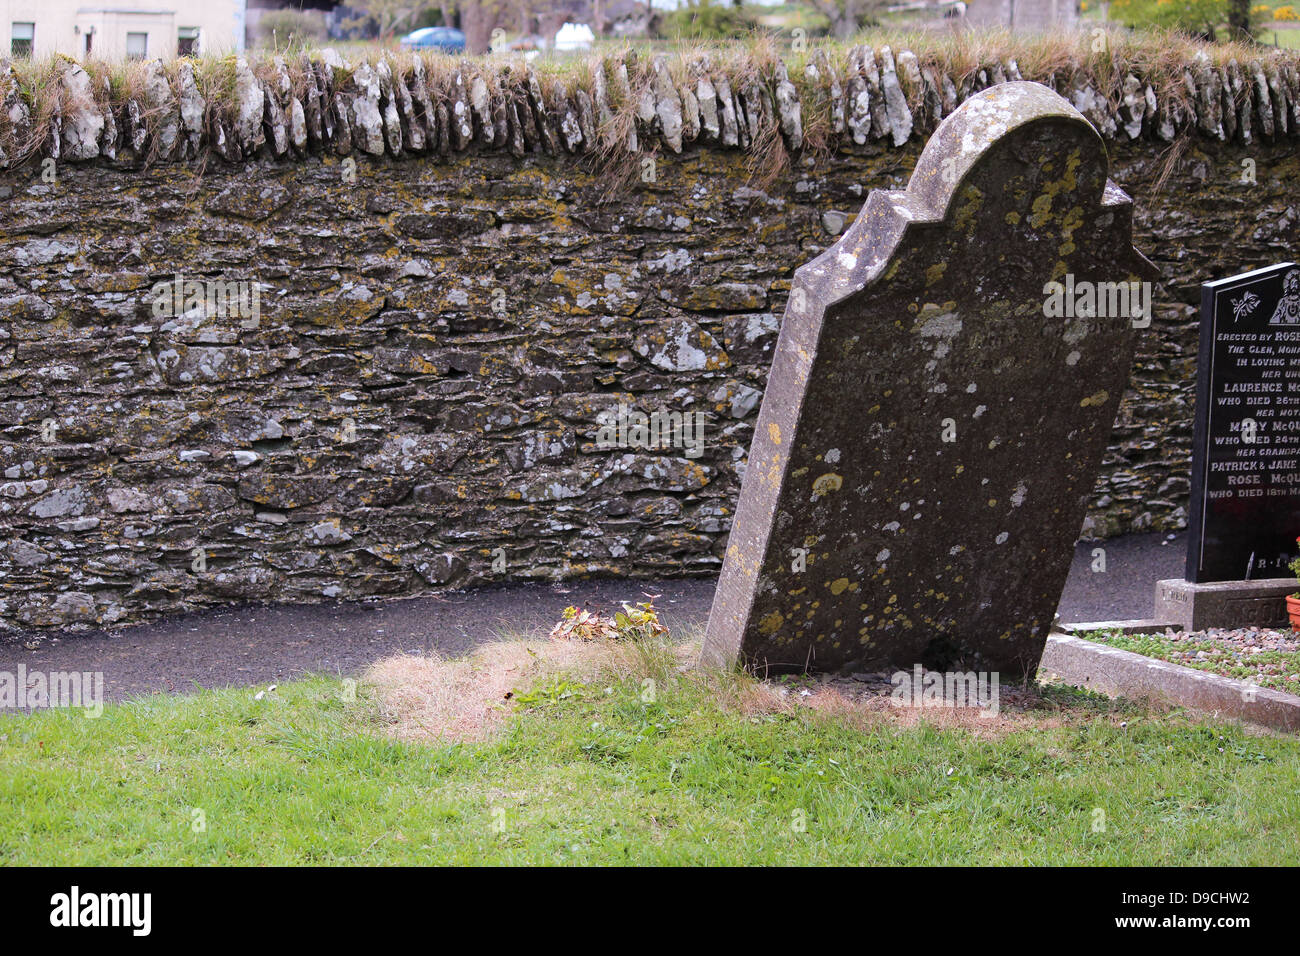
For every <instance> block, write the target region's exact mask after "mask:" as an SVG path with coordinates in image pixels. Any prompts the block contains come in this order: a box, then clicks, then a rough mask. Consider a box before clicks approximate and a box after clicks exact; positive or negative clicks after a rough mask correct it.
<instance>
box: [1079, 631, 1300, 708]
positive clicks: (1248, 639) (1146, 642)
mask: <svg viewBox="0 0 1300 956" xmlns="http://www.w3.org/2000/svg"><path fill="white" fill-rule="evenodd" d="M1086 637H1087V640H1090V641H1096V642H1097V643H1099V644H1110V645H1112V646H1114V647H1118V648H1121V649H1123V650H1136V651H1137V652H1138V653H1141V654H1146V655H1147V656H1148V657H1159V658H1160V659H1161V660H1165V661H1169V662H1170V663H1173V664H1182V665H1184V666H1186V667H1194V668H1196V669H1197V670H1204V671H1210V672H1212V673H1215V674H1222V675H1223V676H1224V677H1232V678H1236V679H1237V680H1253V681H1254V682H1255V683H1256V684H1258V685H1259V686H1260V687H1267V688H1271V689H1272V690H1281V691H1286V692H1288V693H1292V694H1300V634H1297V633H1296V632H1295V631H1291V630H1285V631H1280V630H1273V629H1271V628H1266V627H1239V628H1218V627H1215V628H1207V629H1205V630H1202V631H1187V632H1185V631H1174V630H1166V631H1164V632H1163V633H1154V634H1132V635H1110V634H1089V635H1087V636H1086ZM1135 645H1136V646H1135Z"/></svg>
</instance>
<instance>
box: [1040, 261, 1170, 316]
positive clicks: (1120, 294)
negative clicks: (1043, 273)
mask: <svg viewBox="0 0 1300 956" xmlns="http://www.w3.org/2000/svg"><path fill="white" fill-rule="evenodd" d="M1064 278H1065V281H1064V282H1057V281H1055V280H1053V281H1051V282H1048V283H1047V284H1046V285H1044V286H1043V295H1044V296H1045V297H1046V298H1044V299H1043V315H1045V316H1047V317H1048V318H1049V319H1074V318H1079V319H1129V320H1130V321H1131V322H1132V323H1133V327H1134V328H1137V329H1144V328H1146V327H1147V326H1149V325H1150V324H1151V283H1150V282H1139V281H1133V282H1091V281H1089V280H1087V279H1084V280H1082V281H1075V278H1074V273H1072V272H1070V273H1066V275H1065V277H1064Z"/></svg>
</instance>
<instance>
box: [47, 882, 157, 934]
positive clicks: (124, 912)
mask: <svg viewBox="0 0 1300 956" xmlns="http://www.w3.org/2000/svg"><path fill="white" fill-rule="evenodd" d="M50 925H51V926H54V927H56V928H69V929H76V928H78V927H95V928H103V927H122V928H125V929H129V930H131V935H132V936H148V935H149V933H150V932H151V930H152V929H153V894H152V893H83V892H82V891H81V887H79V886H74V887H72V889H70V890H69V891H68V892H67V893H55V894H54V895H53V896H51V897H50Z"/></svg>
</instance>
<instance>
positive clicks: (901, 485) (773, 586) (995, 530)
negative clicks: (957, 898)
mask: <svg viewBox="0 0 1300 956" xmlns="http://www.w3.org/2000/svg"><path fill="white" fill-rule="evenodd" d="M1107 172H1108V163H1107V159H1106V152H1105V147H1104V145H1103V142H1102V139H1101V137H1100V136H1099V134H1098V132H1097V130H1096V129H1095V128H1094V127H1093V126H1092V125H1091V124H1090V123H1089V122H1088V121H1087V120H1086V119H1085V118H1084V117H1083V116H1082V115H1081V114H1080V113H1079V112H1078V111H1077V110H1075V109H1074V108H1073V107H1071V106H1070V104H1069V103H1068V102H1066V101H1065V100H1064V99H1063V98H1062V97H1060V96H1058V95H1057V94H1056V93H1054V92H1053V91H1052V90H1050V89H1049V88H1047V87H1045V86H1042V85H1040V84H1036V83H1026V82H1011V83H1005V84H999V85H996V86H993V87H991V88H990V89H988V90H985V91H984V92H981V93H979V94H977V95H975V96H972V97H971V98H970V99H968V100H967V101H966V102H965V103H963V104H962V106H961V107H960V108H959V109H958V110H957V111H956V112H955V113H953V114H952V115H950V116H949V117H948V118H947V119H945V120H944V122H943V123H942V124H941V125H940V127H939V128H938V129H937V130H936V131H935V133H934V135H933V136H932V137H931V139H930V141H929V143H928V144H927V145H926V148H925V150H924V152H923V153H922V155H921V158H920V160H919V161H918V163H917V165H916V169H915V171H914V173H913V175H912V178H911V180H910V182H909V184H908V187H907V189H906V190H903V191H899V192H885V191H874V192H872V193H871V194H870V196H869V197H868V199H867V202H866V204H865V206H864V207H863V210H862V212H861V213H860V214H859V216H858V217H857V219H856V220H855V222H854V223H853V225H852V227H851V228H850V229H849V230H848V231H847V232H846V233H845V234H844V235H843V236H842V237H841V238H840V240H839V241H838V242H837V243H836V244H835V245H834V246H832V247H831V248H830V249H828V250H826V252H824V253H823V254H822V255H820V256H819V257H818V258H816V259H815V260H813V261H812V262H810V263H808V264H806V265H804V266H802V267H801V268H800V269H799V270H798V271H797V272H796V274H795V281H794V284H793V287H792V289H791V292H790V297H789V304H788V306H787V309H786V314H785V319H784V322H783V324H782V328H781V334H780V340H779V342H778V345H777V349H776V353H775V358H774V361H773V365H772V370H771V373H770V375H769V378H768V383H767V389H766V392H765V393H764V396H763V405H762V410H761V412H760V414H759V418H758V422H757V425H756V427H755V437H754V442H753V445H752V447H751V449H750V453H749V460H748V465H747V467H746V471H745V478H744V482H743V484H742V488H741V495H740V502H739V505H738V508H737V513H736V520H735V524H734V526H733V528H732V531H731V536H730V538H729V540H728V546H727V552H726V558H725V561H724V565H723V571H722V577H721V579H720V581H719V584H718V588H717V591H716V594H715V597H714V604H713V611H712V614H711V615H710V618H709V626H708V633H707V637H706V641H705V647H704V655H703V659H704V661H705V662H706V663H709V664H731V663H734V662H736V661H740V662H741V663H743V664H744V665H745V666H747V667H749V668H751V669H753V670H755V671H758V672H765V671H776V672H781V671H803V670H814V671H844V670H869V669H873V668H879V667H884V666H891V667H903V668H911V667H912V666H914V665H915V664H921V665H923V666H925V667H927V668H931V669H938V670H953V669H956V670H965V669H976V670H987V671H998V672H1001V673H1003V674H1004V675H1007V676H1009V677H1010V676H1019V675H1023V674H1031V673H1033V671H1034V670H1035V668H1036V667H1037V664H1038V660H1039V657H1040V656H1041V653H1042V649H1043V646H1044V644H1045V642H1046V639H1047V632H1048V629H1049V627H1050V625H1051V621H1052V616H1053V613H1054V612H1055V610H1056V605H1057V602H1058V600H1059V599H1060V595H1061V589H1062V587H1063V585H1064V582H1065V576H1066V574H1067V573H1068V571H1069V566H1070V561H1071V557H1072V555H1073V545H1074V541H1075V539H1076V537H1077V535H1078V533H1079V528H1080V526H1081V524H1082V521H1083V518H1084V513H1085V510H1086V505H1087V500H1088V496H1089V494H1090V492H1091V491H1092V488H1093V483H1094V480H1095V478H1096V476H1097V473H1098V471H1099V468H1100V465H1101V459H1102V455H1103V453H1104V451H1105V448H1106V444H1107V440H1108V438H1109V436H1110V432H1111V425H1112V423H1113V421H1114V419H1115V414H1116V411H1117V409H1118V407H1119V402H1120V398H1121V397H1122V395H1123V392H1124V388H1125V384H1126V381H1127V377H1128V373H1129V366H1130V360H1131V356H1132V351H1133V344H1134V337H1135V332H1134V322H1135V321H1138V322H1139V324H1140V321H1141V320H1142V316H1140V315H1128V314H1125V315H1110V314H1102V315H1093V316H1089V315H1082V314H1075V313H1074V312H1073V311H1071V312H1070V313H1068V317H1066V316H1058V315H1054V314H1053V313H1051V312H1050V311H1049V309H1048V306H1047V300H1048V294H1049V290H1050V289H1051V285H1050V284H1051V283H1054V282H1058V281H1059V282H1066V281H1068V282H1070V283H1072V284H1073V283H1089V284H1092V285H1093V286H1096V285H1098V284H1101V283H1140V282H1141V280H1143V279H1147V278H1151V277H1153V276H1154V269H1153V267H1152V266H1151V265H1150V263H1149V262H1147V261H1146V259H1144V258H1143V257H1142V256H1141V255H1140V254H1139V253H1138V252H1137V251H1136V250H1134V249H1133V246H1132V239H1131V236H1132V205H1131V201H1130V200H1129V198H1128V197H1127V196H1126V195H1125V194H1124V193H1123V192H1122V191H1120V190H1119V189H1118V188H1117V187H1116V186H1115V185H1114V184H1113V183H1111V182H1110V181H1109V180H1108V178H1107ZM1071 287H1073V285H1072V286H1071ZM1079 288H1083V286H1079ZM1132 288H1134V289H1136V288H1137V286H1133V287H1132ZM1126 301H1127V300H1126ZM1106 311H1107V310H1106V309H1103V310H1102V312H1103V313H1105V312H1106Z"/></svg>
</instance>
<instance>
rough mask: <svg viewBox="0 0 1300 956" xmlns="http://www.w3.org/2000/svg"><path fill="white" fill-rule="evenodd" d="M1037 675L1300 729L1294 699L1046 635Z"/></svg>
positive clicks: (1089, 643)
mask: <svg viewBox="0 0 1300 956" xmlns="http://www.w3.org/2000/svg"><path fill="white" fill-rule="evenodd" d="M1038 676H1039V679H1040V680H1043V679H1059V680H1062V681H1064V682H1065V683H1067V684H1071V685H1073V686H1075V687H1083V688H1086V689H1088V690H1094V691H1098V692H1100V693H1103V694H1106V695H1108V696H1112V697H1131V698H1147V699H1151V700H1158V701H1163V702H1166V703H1170V704H1176V705H1178V706H1180V707H1187V708H1190V709H1192V710H1197V711H1201V712H1204V713H1208V714H1213V715H1214V716H1217V717H1228V718H1232V719H1235V720H1242V721H1246V722H1247V723H1251V724H1258V725H1260V726H1263V727H1268V728H1271V729H1273V730H1282V731H1287V732H1289V733H1300V697H1297V696H1296V695H1294V694H1285V693H1282V692H1281V691H1276V690H1268V689H1266V688H1263V687H1257V686H1256V685H1254V684H1249V683H1247V682H1246V681H1241V680H1234V679H1233V678H1231V677H1222V676H1220V675H1218V674H1211V673H1208V672H1206V671H1198V670H1195V669H1194V668H1191V667H1182V666H1181V665H1178V664H1171V663H1169V662H1168V661H1161V660H1156V659H1155V658H1152V657H1145V656H1143V655H1142V654H1135V653H1133V652H1132V651H1122V650H1120V649H1119V648H1116V647H1107V646H1106V645H1104V644H1097V643H1094V642H1092V641H1085V640H1083V639H1082V638H1079V637H1073V636H1071V635H1069V634H1061V633H1059V632H1057V633H1053V634H1050V635H1049V636H1048V638H1047V647H1046V648H1045V649H1044V650H1043V659H1042V662H1041V663H1040V665H1039V669H1038Z"/></svg>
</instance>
